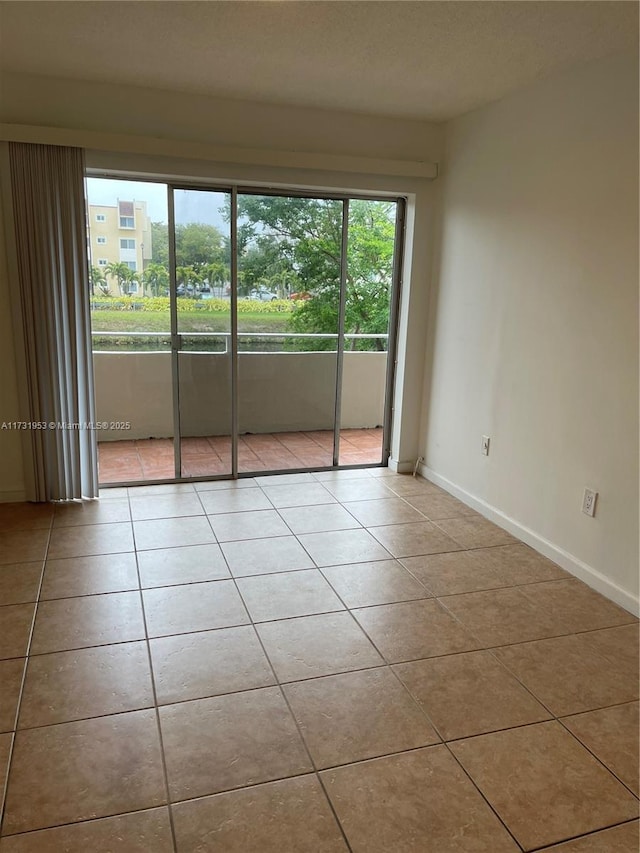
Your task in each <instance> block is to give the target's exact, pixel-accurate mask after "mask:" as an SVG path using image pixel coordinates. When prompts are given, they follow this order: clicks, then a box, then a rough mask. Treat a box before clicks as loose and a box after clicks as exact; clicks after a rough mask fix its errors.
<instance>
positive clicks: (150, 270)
mask: <svg viewBox="0 0 640 853" xmlns="http://www.w3.org/2000/svg"><path fill="white" fill-rule="evenodd" d="M142 280H143V287H144V285H147V286H148V288H149V291H150V293H151V295H152V296H161V295H162V294H163V292H164V290H165V288H168V287H169V271H168V270H167V268H166V267H165V266H164V265H163V264H157V263H153V262H152V263H150V264H149V265H148V266H147V267H146V269H145V270H144V272H143V273H142ZM143 295H144V290H143Z"/></svg>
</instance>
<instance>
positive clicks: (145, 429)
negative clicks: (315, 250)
mask: <svg viewBox="0 0 640 853" xmlns="http://www.w3.org/2000/svg"><path fill="white" fill-rule="evenodd" d="M93 361H94V373H95V385H96V409H97V418H98V420H99V421H103V422H104V421H106V422H112V421H128V422H129V423H130V424H131V429H130V430H126V431H125V430H101V431H100V433H99V434H98V440H99V441H118V440H122V439H136V438H151V437H153V438H167V437H170V436H172V435H173V399H172V382H171V354H170V353H168V352H128V353H109V352H96V353H94V356H93ZM386 367H387V353H385V352H381V353H378V352H347V353H345V356H344V371H343V383H342V418H341V421H342V423H341V426H342V428H343V429H358V428H367V427H378V426H381V425H382V422H383V418H384V392H385V381H386ZM238 372H239V401H238V402H239V424H240V432H251V433H264V432H298V431H303V430H319V429H332V428H333V414H334V405H335V402H334V401H335V380H336V355H335V353H329V352H309V353H241V354H240V356H239V364H238ZM230 388H231V363H230V358H229V356H228V355H225V354H215V353H189V352H182V353H180V411H181V424H182V433H183V435H184V436H199V435H225V434H229V432H230V429H231V410H230Z"/></svg>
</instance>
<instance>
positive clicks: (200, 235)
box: [176, 222, 224, 269]
mask: <svg viewBox="0 0 640 853" xmlns="http://www.w3.org/2000/svg"><path fill="white" fill-rule="evenodd" d="M223 259H224V241H223V238H222V234H221V233H220V231H218V229H217V228H215V227H214V226H213V225H206V224H205V223H202V222H189V223H187V224H186V225H176V266H178V267H194V269H200V268H202V267H205V266H206V265H207V264H211V263H216V262H221V261H223Z"/></svg>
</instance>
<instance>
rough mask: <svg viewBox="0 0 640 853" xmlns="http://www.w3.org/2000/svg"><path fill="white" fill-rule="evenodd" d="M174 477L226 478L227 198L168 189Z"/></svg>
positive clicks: (228, 388) (229, 388)
mask: <svg viewBox="0 0 640 853" xmlns="http://www.w3.org/2000/svg"><path fill="white" fill-rule="evenodd" d="M173 208H174V233H175V249H174V255H175V266H174V270H175V297H176V299H175V306H176V307H175V317H176V332H177V334H176V335H175V336H174V348H175V350H176V354H175V356H174V357H175V359H176V362H177V370H176V374H177V395H176V396H177V401H176V415H177V420H178V422H179V459H180V465H179V476H180V477H212V476H227V477H229V476H231V474H232V411H233V408H232V346H231V230H230V211H231V194H230V193H228V192H220V191H212V190H199V189H188V190H185V189H174V190H173Z"/></svg>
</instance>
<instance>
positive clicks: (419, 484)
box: [384, 474, 447, 497]
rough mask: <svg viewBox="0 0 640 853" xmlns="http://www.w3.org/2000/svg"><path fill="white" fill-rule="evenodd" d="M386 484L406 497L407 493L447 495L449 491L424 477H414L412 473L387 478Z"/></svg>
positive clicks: (396, 492)
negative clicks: (390, 478)
mask: <svg viewBox="0 0 640 853" xmlns="http://www.w3.org/2000/svg"><path fill="white" fill-rule="evenodd" d="M384 482H385V485H386V486H388V488H390V489H391V491H392V492H394V493H395V494H396V495H400V496H401V497H406V496H407V495H424V494H431V495H446V494H447V492H445V491H444V489H441V488H440V486H436V484H435V483H430V482H429V480H425V479H424V477H412V476H411V474H398V475H397V476H396V477H394V478H393V479H392V480H388V479H386V478H385V481H384Z"/></svg>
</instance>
